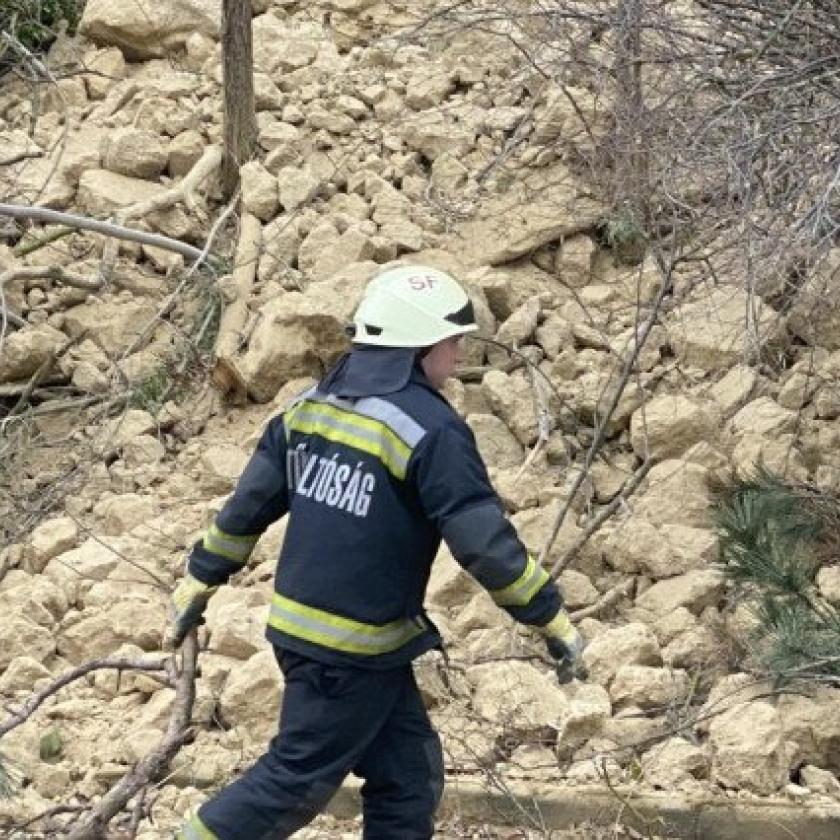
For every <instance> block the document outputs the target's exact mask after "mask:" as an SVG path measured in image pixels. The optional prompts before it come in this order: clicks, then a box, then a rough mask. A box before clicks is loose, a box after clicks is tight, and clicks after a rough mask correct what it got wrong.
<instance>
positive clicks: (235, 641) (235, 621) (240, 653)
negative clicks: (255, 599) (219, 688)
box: [208, 604, 267, 659]
mask: <svg viewBox="0 0 840 840" xmlns="http://www.w3.org/2000/svg"><path fill="white" fill-rule="evenodd" d="M266 614H267V609H266V608H265V607H257V608H252V609H242V608H241V607H240V606H239V605H238V604H229V605H227V606H223V607H221V608H220V609H218V610H216V612H215V613H214V620H213V622H212V624H211V623H210V621H209V617H208V629H209V630H210V633H211V641H210V647H211V649H212V651H213V652H214V653H216V654H218V655H220V656H229V657H231V658H233V659H248V658H249V657H251V656H253V655H254V654H255V653H257V652H258V651H260V650H262V649H263V648H264V647H265V646H266V642H265V636H264V634H265V622H266V618H267V615H266Z"/></svg>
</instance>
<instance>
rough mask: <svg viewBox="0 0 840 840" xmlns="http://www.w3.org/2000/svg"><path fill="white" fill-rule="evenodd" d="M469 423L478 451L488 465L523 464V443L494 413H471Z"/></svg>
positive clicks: (497, 466)
mask: <svg viewBox="0 0 840 840" xmlns="http://www.w3.org/2000/svg"><path fill="white" fill-rule="evenodd" d="M467 425H468V426H469V427H470V428H471V429H472V432H473V434H474V435H475V439H476V443H477V444H478V451H479V452H480V453H481V456H482V458H483V459H484V461H485V463H486V464H487V465H488V466H490V467H496V468H497V469H505V468H507V467H516V466H519V465H520V464H522V461H523V459H524V457H525V451H524V449H523V448H522V444H521V443H519V441H518V440H517V439H516V438H515V437H514V436H513V434H512V433H511V431H510V429H508V427H507V426H506V425H505V424H504V423H503V422H502V421H501V420H500V419H499V418H498V417H496V416H495V415H494V414H470V415H468V416H467Z"/></svg>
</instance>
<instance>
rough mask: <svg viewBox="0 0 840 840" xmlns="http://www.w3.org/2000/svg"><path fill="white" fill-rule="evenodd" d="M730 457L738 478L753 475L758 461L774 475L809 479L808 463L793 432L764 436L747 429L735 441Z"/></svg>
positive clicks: (797, 479)
mask: <svg viewBox="0 0 840 840" xmlns="http://www.w3.org/2000/svg"><path fill="white" fill-rule="evenodd" d="M731 461H732V464H733V465H734V467H735V472H736V473H737V474H738V475H739V476H740V477H741V478H748V477H752V476H754V475H755V473H756V470H757V469H758V468H759V465H763V466H764V467H765V468H767V469H768V470H770V471H771V472H774V473H776V474H777V475H781V476H786V477H788V478H791V479H794V480H796V481H807V480H808V475H809V470H808V465H807V463H806V462H805V459H804V457H803V455H802V452H801V451H800V450H799V440H798V436H797V435H795V434H783V435H779V436H778V437H767V436H765V435H754V434H750V433H749V432H747V433H745V434H743V435H742V436H741V438H740V440H739V441H738V443H737V444H735V448H734V449H733V450H732V459H731Z"/></svg>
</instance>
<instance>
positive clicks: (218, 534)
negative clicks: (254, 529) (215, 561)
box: [204, 522, 260, 563]
mask: <svg viewBox="0 0 840 840" xmlns="http://www.w3.org/2000/svg"><path fill="white" fill-rule="evenodd" d="M259 538H260V536H259V534H256V535H247V534H246V535H245V536H241V537H237V536H235V535H234V534H228V533H226V532H225V531H223V530H222V529H221V528H219V527H218V526H217V525H216V523H215V522H214V523H213V524H212V525H211V526H210V527H209V528H208V529H207V532H206V533H205V534H204V548H205V549H206V550H207V551H210V552H212V553H213V554H219V555H221V556H222V557H226V558H227V559H228V560H232V561H233V562H234V563H244V562H245V561H246V560H247V559H248V558H249V557H250V556H251V552H252V551H253V550H254V546H255V545H256V544H257V540H259Z"/></svg>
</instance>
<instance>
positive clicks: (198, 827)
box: [176, 814, 219, 840]
mask: <svg viewBox="0 0 840 840" xmlns="http://www.w3.org/2000/svg"><path fill="white" fill-rule="evenodd" d="M176 840H219V838H218V837H217V836H216V835H215V834H214V833H213V832H212V831H210V829H209V828H207V826H206V825H204V823H203V822H202V821H201V818H200V817H199V816H198V814H196V815H195V816H194V817H192V818H191V819H190V820H189V821H188V822H187V824H186V825H185V826H184V827H183V828H182V829H181V830H180V831H179V832H178V834H177V835H176Z"/></svg>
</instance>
